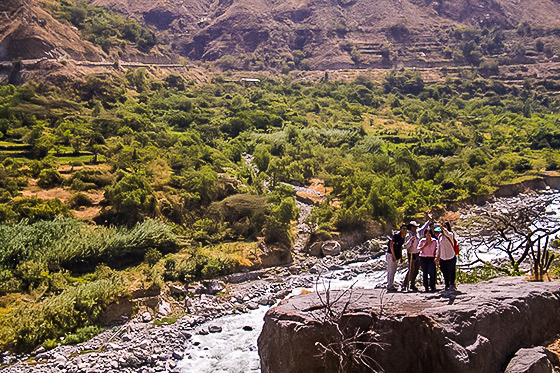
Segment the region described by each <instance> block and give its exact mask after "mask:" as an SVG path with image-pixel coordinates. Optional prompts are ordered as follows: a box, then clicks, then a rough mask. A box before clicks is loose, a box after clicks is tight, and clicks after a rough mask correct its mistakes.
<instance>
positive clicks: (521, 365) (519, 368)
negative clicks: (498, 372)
mask: <svg viewBox="0 0 560 373" xmlns="http://www.w3.org/2000/svg"><path fill="white" fill-rule="evenodd" d="M551 354H552V353H550V352H547V350H546V348H544V347H542V346H539V347H534V348H522V349H521V350H519V351H517V353H516V354H515V356H514V357H513V359H511V361H510V362H509V364H508V366H507V368H506V371H505V373H552V371H553V369H552V363H551V362H550V358H549V355H551Z"/></svg>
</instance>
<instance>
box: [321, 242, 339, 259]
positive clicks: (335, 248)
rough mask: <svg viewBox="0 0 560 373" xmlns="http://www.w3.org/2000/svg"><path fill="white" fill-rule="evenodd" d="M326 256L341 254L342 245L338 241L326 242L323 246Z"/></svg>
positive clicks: (322, 249)
mask: <svg viewBox="0 0 560 373" xmlns="http://www.w3.org/2000/svg"><path fill="white" fill-rule="evenodd" d="M321 252H322V253H323V255H324V256H336V255H339V254H340V243H339V242H338V241H326V242H323V244H322V245H321Z"/></svg>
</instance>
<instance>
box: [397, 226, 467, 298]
mask: <svg viewBox="0 0 560 373" xmlns="http://www.w3.org/2000/svg"><path fill="white" fill-rule="evenodd" d="M403 249H406V251H407V255H408V272H407V274H406V277H405V279H404V282H403V284H402V287H401V290H403V291H408V290H411V291H418V288H417V287H416V277H417V276H418V271H419V269H420V268H422V284H423V285H424V290H425V291H426V292H435V291H436V267H439V268H440V270H441V273H442V274H443V279H444V282H445V290H446V291H455V290H457V288H456V285H455V278H456V265H457V254H458V252H459V246H458V244H457V240H456V239H455V233H454V232H453V230H452V229H451V224H450V223H449V222H445V223H444V224H443V225H439V224H435V223H433V222H432V221H430V220H428V221H426V223H425V224H424V225H423V226H422V227H420V226H419V225H418V223H416V222H415V221H411V222H410V223H408V224H402V225H401V227H400V230H399V232H397V233H395V234H394V235H393V237H391V239H390V241H389V244H388V247H387V255H386V258H387V290H390V291H396V290H398V288H397V286H396V285H395V273H396V272H397V267H398V263H399V261H400V262H401V263H402V262H403V256H402V254H403V253H402V251H403Z"/></svg>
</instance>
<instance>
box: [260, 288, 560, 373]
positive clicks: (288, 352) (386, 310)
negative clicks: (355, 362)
mask: <svg viewBox="0 0 560 373" xmlns="http://www.w3.org/2000/svg"><path fill="white" fill-rule="evenodd" d="M459 290H460V291H459V292H456V293H454V294H448V293H443V292H442V293H435V294H434V293H414V294H411V293H393V294H390V295H388V294H387V293H386V292H385V291H384V290H380V289H356V290H354V291H352V292H346V293H345V294H342V293H341V292H340V291H331V293H332V294H331V297H330V299H338V298H339V296H340V299H339V301H338V302H336V303H335V304H331V305H328V307H326V305H325V304H324V303H323V302H322V301H321V299H323V301H324V300H325V299H326V297H325V294H323V296H322V297H321V299H319V297H318V296H317V294H316V293H310V294H305V295H300V296H296V297H292V298H289V299H287V300H284V301H282V302H281V303H280V305H278V306H276V307H273V308H271V309H270V310H269V311H268V312H267V314H266V316H265V324H264V327H263V330H262V332H261V335H260V336H259V340H258V346H259V355H260V358H261V370H262V372H263V373H270V372H286V373H290V372H327V371H337V368H338V364H339V362H338V360H337V359H336V358H335V356H334V354H329V353H326V354H322V353H321V350H320V349H319V345H318V343H321V344H323V345H324V346H328V345H331V346H333V345H332V343H335V344H334V346H336V343H337V340H338V341H339V340H340V339H341V338H338V339H337V334H336V332H337V330H339V329H340V330H342V331H343V333H344V338H351V336H353V335H355V333H363V334H362V336H361V341H362V342H363V343H365V345H366V346H367V347H368V348H367V349H366V351H365V353H364V358H365V359H366V360H367V361H369V363H370V364H374V365H376V364H379V366H380V367H381V368H382V369H383V370H384V371H385V372H389V373H390V372H412V371H414V372H420V373H421V372H434V373H438V372H458V373H463V372H464V373H475V372H489V373H492V372H503V371H504V370H505V369H506V366H507V364H508V362H509V359H510V358H511V357H512V356H513V355H514V354H515V352H516V351H517V350H519V349H520V348H524V347H530V346H535V345H539V344H541V343H543V342H545V341H547V340H550V339H552V338H553V337H554V336H555V335H557V334H558V332H560V282H542V283H537V282H528V281H526V280H525V279H524V278H520V277H507V278H499V279H494V280H492V281H487V282H480V283H477V284H469V285H461V286H460V287H459ZM326 308H329V309H330V311H331V312H326ZM343 310H345V311H344V314H343V315H342V316H341V317H339V318H335V319H329V317H328V314H329V313H332V314H335V315H336V314H339V313H340V312H342V311H343ZM329 320H330V321H329ZM336 324H338V326H337V325H336ZM407 336H408V337H407ZM338 337H340V336H338ZM362 346H364V344H362ZM385 346H390V348H386V347H385ZM280 351H281V353H280ZM395 357H398V358H395ZM353 370H354V371H367V369H366V367H365V366H363V365H362V366H359V367H355V369H353Z"/></svg>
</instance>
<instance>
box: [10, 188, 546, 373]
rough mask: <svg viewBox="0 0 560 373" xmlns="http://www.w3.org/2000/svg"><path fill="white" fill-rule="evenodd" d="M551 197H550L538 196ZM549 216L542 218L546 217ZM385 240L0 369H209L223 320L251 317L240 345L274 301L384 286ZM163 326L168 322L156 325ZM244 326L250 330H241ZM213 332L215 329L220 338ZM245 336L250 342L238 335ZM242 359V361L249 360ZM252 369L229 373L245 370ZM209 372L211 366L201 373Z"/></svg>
mask: <svg viewBox="0 0 560 373" xmlns="http://www.w3.org/2000/svg"><path fill="white" fill-rule="evenodd" d="M550 193H553V192H552V191H550V192H549V193H544V194H541V195H540V196H545V195H546V194H550ZM538 196H539V195H538V194H534V195H533V197H531V195H520V196H517V197H513V198H509V199H508V198H501V199H498V201H497V202H495V204H497V205H498V206H500V208H502V207H504V206H508V205H514V204H522V203H523V202H524V201H526V200H527V198H539V197H538ZM462 212H463V213H464V216H465V218H468V217H469V214H471V213H472V212H471V210H470V209H469V208H467V209H464V210H462ZM556 215H557V214H556ZM556 215H555V216H556ZM556 217H557V216H556ZM550 218H551V216H543V219H550ZM385 243H386V241H385V239H381V240H373V241H368V242H366V243H365V244H363V245H360V246H358V247H354V248H353V249H351V250H348V251H344V252H343V253H342V255H339V256H335V257H331V256H328V257H325V258H316V257H310V256H307V255H304V254H302V253H296V255H294V259H295V260H294V262H293V263H291V264H290V265H287V266H283V267H274V268H269V269H264V270H258V271H251V272H242V273H238V274H234V275H230V276H226V277H225V278H222V279H221V280H217V281H214V282H210V283H209V284H207V286H202V284H193V285H192V286H190V287H189V288H187V289H184V295H186V298H185V299H184V300H183V301H181V302H180V303H177V304H176V306H177V307H178V308H180V310H181V312H182V314H184V316H182V317H179V318H178V319H177V320H176V321H175V317H174V315H173V314H169V308H170V307H171V306H172V305H173V304H172V303H173V300H172V299H165V298H164V297H155V298H154V299H155V304H154V306H153V308H154V309H155V311H156V312H155V313H154V312H149V311H148V310H143V311H142V312H138V313H137V314H136V316H135V317H134V318H133V319H131V320H127V321H126V322H125V323H124V325H121V326H116V327H112V328H110V329H108V330H106V331H105V332H103V333H101V334H100V335H98V336H96V337H95V338H93V339H92V340H90V341H88V342H86V343H82V344H79V345H74V346H58V347H56V348H55V349H53V350H50V351H41V350H38V351H35V353H33V354H31V355H12V354H9V353H4V354H3V356H2V357H3V362H4V363H9V364H8V365H4V366H3V367H2V368H3V370H2V372H6V373H8V372H10V373H11V372H39V373H46V372H61V373H62V372H66V373H70V372H76V373H78V372H106V371H111V370H119V371H123V372H158V371H183V372H185V371H187V372H188V371H189V369H188V368H185V367H188V366H189V365H188V364H189V363H188V361H189V360H192V361H195V360H197V359H198V361H199V362H200V364H201V366H202V365H204V366H206V365H208V364H207V363H208V360H210V359H208V358H206V357H204V354H206V355H210V354H211V353H212V352H211V349H213V348H214V349H219V346H212V345H211V343H213V342H207V341H206V339H205V338H204V336H205V335H206V334H208V333H210V327H212V326H220V322H215V320H217V319H218V318H220V317H222V316H229V317H232V318H233V317H236V316H242V315H253V316H251V317H248V318H247V319H248V320H250V321H247V322H246V323H245V324H244V325H242V326H239V327H238V330H237V332H236V333H237V334H236V335H237V337H235V336H233V337H232V339H231V343H238V342H239V343H240V341H241V340H245V339H251V338H250V337H249V336H248V334H247V333H253V334H255V333H256V332H255V331H256V330H259V328H260V327H262V316H261V317H260V318H259V317H257V316H255V315H257V314H258V312H261V310H263V309H265V308H266V307H270V306H271V305H273V304H275V303H276V302H277V301H278V300H281V299H284V298H285V297H287V296H289V295H292V294H295V293H298V292H301V289H307V290H306V291H314V290H316V289H317V288H319V289H321V287H326V286H329V287H331V288H332V289H335V288H348V287H350V286H352V285H354V286H353V287H354V288H355V289H359V288H365V289H368V288H369V289H371V288H375V287H376V286H382V285H383V283H384V281H385V261H384V260H383V259H379V260H372V258H374V257H377V256H380V255H382V253H383V250H384V244H385ZM402 271H404V269H403V270H402ZM402 271H401V272H402ZM399 276H402V273H399V274H398V275H397V280H399V279H400V277H399ZM220 281H223V282H220ZM356 281H358V282H357V283H356ZM212 289H213V290H212ZM181 291H182V290H181ZM214 291H217V292H214ZM171 308H172V307H171ZM255 310H257V311H255ZM147 312H148V313H147ZM154 320H158V321H155V322H154ZM165 321H167V322H169V323H170V324H169V325H165V324H163V325H159V324H161V323H164V322H165ZM174 321H175V322H174ZM244 327H247V328H246V329H252V330H245V329H244ZM218 330H219V328H217V329H213V331H215V332H217V333H218V334H219V331H218ZM228 332H232V333H234V332H235V331H231V330H229V331H228ZM244 333H245V334H244ZM224 334H225V333H224ZM245 335H247V338H245V337H243V338H241V337H240V336H245ZM207 343H208V344H207ZM246 343H247V345H246V346H245V347H243V348H245V349H246V350H248V351H246V352H248V353H250V354H251V356H254V359H256V360H254V361H258V356H257V355H256V337H254V336H253V339H252V341H249V340H247V341H246ZM205 359H206V360H205ZM228 359H230V357H228ZM240 359H241V360H246V355H243V356H242V357H241V358H240ZM254 361H253V362H254ZM248 367H249V368H251V366H248ZM252 367H254V364H253V366H252ZM249 368H239V369H237V368H232V369H231V370H226V371H228V372H245V371H247V369H249ZM181 369H183V370H181ZM185 369H186V370H185ZM236 369H237V370H236ZM250 370H252V368H251V369H250ZM213 371H214V367H213V366H210V367H209V368H208V370H205V372H213ZM201 372H202V371H201Z"/></svg>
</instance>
